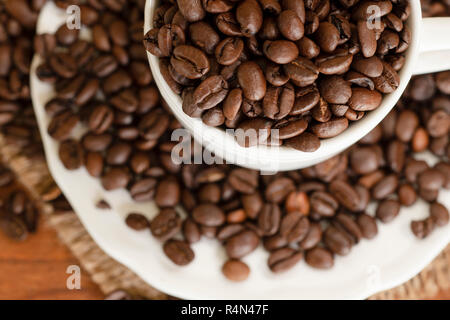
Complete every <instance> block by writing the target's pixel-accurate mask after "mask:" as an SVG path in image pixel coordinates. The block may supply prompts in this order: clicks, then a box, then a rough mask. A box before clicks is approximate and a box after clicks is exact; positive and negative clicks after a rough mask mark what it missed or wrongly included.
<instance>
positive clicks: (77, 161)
mask: <svg viewBox="0 0 450 320" xmlns="http://www.w3.org/2000/svg"><path fill="white" fill-rule="evenodd" d="M59 158H60V159H61V162H62V163H63V165H64V167H66V169H68V170H76V169H78V168H80V167H81V166H82V165H83V162H84V159H83V158H84V153H83V149H82V147H81V145H80V143H78V141H76V140H73V139H70V140H65V141H63V142H62V143H61V144H60V146H59Z"/></svg>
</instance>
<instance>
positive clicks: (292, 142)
mask: <svg viewBox="0 0 450 320" xmlns="http://www.w3.org/2000/svg"><path fill="white" fill-rule="evenodd" d="M284 144H285V145H286V146H288V147H291V148H294V149H296V150H299V151H303V152H314V151H316V150H317V149H319V147H320V140H319V138H317V136H316V135H313V134H311V133H309V132H303V133H302V134H300V135H298V136H295V137H293V138H290V139H287V140H286V141H285V142H284Z"/></svg>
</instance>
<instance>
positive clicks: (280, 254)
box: [267, 248, 303, 273]
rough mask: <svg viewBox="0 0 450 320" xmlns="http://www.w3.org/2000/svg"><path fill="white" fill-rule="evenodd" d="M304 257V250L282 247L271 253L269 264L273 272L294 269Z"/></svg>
mask: <svg viewBox="0 0 450 320" xmlns="http://www.w3.org/2000/svg"><path fill="white" fill-rule="evenodd" d="M302 259H303V253H302V252H300V251H295V250H294V249H292V248H281V249H278V250H275V251H273V252H272V253H271V254H270V256H269V260H268V261H267V264H268V265H269V268H270V270H271V271H272V272H274V273H280V272H285V271H287V270H289V269H292V268H293V267H294V266H295V265H296V264H297V263H298V262H299V261H300V260H302Z"/></svg>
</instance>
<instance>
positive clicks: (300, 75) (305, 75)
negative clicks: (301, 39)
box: [283, 57, 319, 87]
mask: <svg viewBox="0 0 450 320" xmlns="http://www.w3.org/2000/svg"><path fill="white" fill-rule="evenodd" d="M283 67H284V71H285V72H286V74H287V75H288V76H289V78H290V79H291V80H292V81H293V83H294V84H295V85H296V86H299V87H306V86H308V85H310V84H313V83H314V82H315V81H316V79H317V78H318V76H319V70H317V67H316V66H315V65H314V63H312V62H311V61H310V60H307V59H305V58H302V57H298V58H296V59H295V60H294V61H292V62H290V63H288V64H285V65H284V66H283Z"/></svg>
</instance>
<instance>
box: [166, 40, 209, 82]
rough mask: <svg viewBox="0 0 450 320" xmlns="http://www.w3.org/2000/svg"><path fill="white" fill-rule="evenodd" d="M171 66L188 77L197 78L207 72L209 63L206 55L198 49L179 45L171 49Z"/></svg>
mask: <svg viewBox="0 0 450 320" xmlns="http://www.w3.org/2000/svg"><path fill="white" fill-rule="evenodd" d="M170 63H171V65H172V67H173V68H174V69H175V70H176V71H177V72H178V73H179V74H181V75H182V76H184V77H186V78H188V79H198V78H201V77H203V76H204V75H205V74H207V73H208V71H209V68H210V64H209V60H208V58H207V57H206V55H205V54H204V53H203V52H202V51H200V50H199V49H197V48H195V47H192V46H188V45H180V46H178V47H176V48H175V49H174V51H173V56H172V58H171V59H170Z"/></svg>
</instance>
